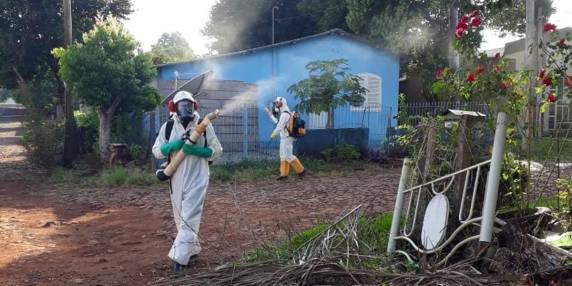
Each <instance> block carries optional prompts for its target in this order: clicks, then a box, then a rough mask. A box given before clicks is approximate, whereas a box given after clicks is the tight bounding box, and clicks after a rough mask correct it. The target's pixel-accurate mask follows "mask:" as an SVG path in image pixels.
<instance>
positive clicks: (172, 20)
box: [125, 0, 572, 55]
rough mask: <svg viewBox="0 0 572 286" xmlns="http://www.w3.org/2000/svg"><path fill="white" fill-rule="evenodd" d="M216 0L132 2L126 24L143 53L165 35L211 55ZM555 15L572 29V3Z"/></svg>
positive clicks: (497, 40)
mask: <svg viewBox="0 0 572 286" xmlns="http://www.w3.org/2000/svg"><path fill="white" fill-rule="evenodd" d="M216 2H217V0H161V1H157V0H133V4H134V10H135V11H134V12H133V14H131V15H130V17H129V20H127V21H126V23H125V24H126V26H127V28H128V29H129V31H130V32H131V33H132V34H133V35H134V36H135V38H136V39H137V40H138V41H139V42H140V43H141V44H142V46H143V49H145V50H149V49H150V48H151V45H152V44H154V43H155V42H156V41H157V39H159V37H160V36H161V34H163V33H172V32H179V33H181V34H182V35H183V37H185V39H186V40H187V41H188V42H189V45H190V46H191V48H192V49H193V51H194V53H195V54H197V55H204V54H206V53H208V46H209V43H210V39H209V38H208V37H206V36H203V35H202V33H201V30H202V29H203V27H204V26H205V24H206V22H207V21H208V19H209V15H210V9H211V7H212V6H213V5H214V4H215V3H216ZM553 3H554V7H555V8H556V13H555V14H553V15H552V16H551V18H550V22H551V23H554V24H556V25H557V26H558V27H572V0H553ZM516 39H518V37H517V36H513V35H507V36H505V37H502V38H501V37H500V36H499V33H498V32H495V31H492V30H485V31H484V42H483V44H482V46H481V49H483V50H488V49H494V48H501V47H504V44H505V43H506V42H510V41H513V40H516Z"/></svg>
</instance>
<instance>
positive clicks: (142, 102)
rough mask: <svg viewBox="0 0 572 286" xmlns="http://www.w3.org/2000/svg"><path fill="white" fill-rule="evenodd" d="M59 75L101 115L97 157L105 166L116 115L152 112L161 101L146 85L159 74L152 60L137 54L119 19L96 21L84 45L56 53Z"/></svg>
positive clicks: (135, 47) (135, 43) (152, 89)
mask: <svg viewBox="0 0 572 286" xmlns="http://www.w3.org/2000/svg"><path fill="white" fill-rule="evenodd" d="M54 55H55V56H56V57H57V58H58V59H59V64H60V67H61V68H60V72H59V75H60V76H61V77H62V78H63V79H64V80H65V81H66V82H67V83H69V84H70V85H71V86H72V87H73V90H74V93H75V94H77V95H78V97H79V98H80V99H81V101H82V102H83V103H84V104H85V105H87V106H89V107H92V108H93V109H94V110H96V111H97V115H98V119H99V134H98V135H99V136H98V138H99V142H98V143H99V144H98V146H99V155H100V158H101V160H102V161H106V160H107V156H108V148H107V147H108V146H109V143H110V141H111V123H112V119H113V117H114V115H115V114H116V113H129V112H133V111H143V110H149V109H152V108H154V107H155V106H156V105H157V104H158V102H159V96H158V95H157V93H156V91H155V89H154V88H152V87H151V86H149V85H148V83H150V82H151V80H152V79H153V77H154V76H155V69H154V68H153V64H152V63H151V59H150V57H149V56H148V55H145V54H143V53H140V52H137V42H136V41H135V40H134V39H133V37H132V36H131V35H129V33H128V32H127V31H126V30H125V28H124V27H123V26H122V25H121V23H119V21H118V20H117V19H115V18H112V17H108V18H105V19H102V18H100V19H98V20H97V22H96V24H95V27H94V28H93V30H91V31H90V32H88V33H86V34H84V36H83V41H82V43H77V44H75V45H72V46H70V47H69V48H67V49H62V48H59V49H56V50H54Z"/></svg>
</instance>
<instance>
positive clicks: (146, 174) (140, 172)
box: [98, 167, 158, 187]
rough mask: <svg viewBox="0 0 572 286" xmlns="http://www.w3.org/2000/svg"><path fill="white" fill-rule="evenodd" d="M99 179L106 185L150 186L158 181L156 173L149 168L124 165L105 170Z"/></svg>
mask: <svg viewBox="0 0 572 286" xmlns="http://www.w3.org/2000/svg"><path fill="white" fill-rule="evenodd" d="M98 181H99V183H100V184H101V185H103V186H105V187H120V186H149V185H153V184H155V183H157V182H158V181H157V177H155V174H153V173H152V172H151V171H149V170H144V169H140V168H124V167H114V168H111V169H107V170H104V171H103V172H102V173H101V174H100V176H99V180H98Z"/></svg>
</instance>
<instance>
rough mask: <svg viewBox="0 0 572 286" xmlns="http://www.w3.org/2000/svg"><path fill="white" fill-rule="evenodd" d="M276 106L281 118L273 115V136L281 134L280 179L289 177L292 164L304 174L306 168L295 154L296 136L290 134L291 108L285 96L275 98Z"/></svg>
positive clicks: (300, 173) (299, 172)
mask: <svg viewBox="0 0 572 286" xmlns="http://www.w3.org/2000/svg"><path fill="white" fill-rule="evenodd" d="M274 105H275V108H277V109H278V110H277V111H278V113H279V118H278V119H277V118H275V117H273V121H274V123H276V128H275V129H274V131H272V135H271V137H272V138H274V137H275V136H276V135H277V134H280V177H279V179H284V178H286V177H288V173H290V166H292V169H294V171H295V172H296V173H298V175H303V174H304V172H305V170H304V166H303V165H302V163H301V162H300V160H298V158H297V157H296V156H294V141H295V140H296V139H295V138H294V137H292V136H290V134H289V132H288V129H287V126H288V123H289V122H290V117H291V116H292V115H291V113H290V108H289V107H288V104H287V102H286V99H285V98H283V97H277V98H276V99H275V100H274Z"/></svg>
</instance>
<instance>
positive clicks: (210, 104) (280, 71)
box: [156, 29, 399, 150]
mask: <svg viewBox="0 0 572 286" xmlns="http://www.w3.org/2000/svg"><path fill="white" fill-rule="evenodd" d="M333 59H346V60H348V64H349V66H350V68H351V70H350V72H351V73H353V74H357V75H359V76H360V77H361V78H362V84H363V85H364V87H366V88H367V90H368V91H367V94H366V101H365V103H364V105H363V106H360V107H354V106H347V107H341V108H338V109H337V110H336V111H335V128H352V127H367V128H369V141H370V145H372V144H379V143H380V142H382V141H383V140H384V139H385V136H386V130H387V129H388V128H389V127H391V126H393V125H394V124H395V120H394V119H393V116H394V115H395V114H396V112H397V105H398V88H399V58H398V57H397V56H396V55H394V54H392V53H390V52H388V51H387V50H384V49H383V48H380V47H376V46H375V45H373V44H371V43H369V42H367V41H364V40H362V39H359V38H357V37H356V36H354V35H351V34H349V33H347V32H345V31H343V30H340V29H335V30H331V31H327V32H324V33H320V34H316V35H312V36H307V37H303V38H299V39H295V40H290V41H286V42H281V43H277V44H274V45H269V46H263V47H258V48H253V49H249V50H244V51H239V52H234V53H229V54H222V55H215V56H210V57H205V58H201V59H197V60H192V61H187V62H179V63H172V64H164V65H159V66H158V67H157V69H158V73H157V80H156V83H157V87H158V88H159V89H160V90H161V91H162V93H163V95H164V98H165V100H164V102H166V101H167V100H168V99H169V98H170V96H172V95H173V93H174V92H175V91H176V90H180V89H187V90H190V91H192V92H193V93H194V94H198V95H197V97H198V100H199V102H200V104H201V112H202V113H204V112H207V111H210V110H212V109H214V108H221V107H223V106H229V105H231V106H235V107H237V108H230V109H231V110H229V112H227V113H228V114H226V115H227V116H226V117H227V118H224V117H223V121H221V123H215V127H216V125H221V126H223V125H227V126H231V125H232V124H231V121H234V122H235V123H236V124H242V125H243V127H244V128H247V129H248V130H247V131H245V130H242V131H240V132H238V133H246V134H249V138H250V139H248V140H252V141H259V142H261V141H266V140H268V137H269V135H270V133H271V131H272V129H273V128H274V126H273V123H272V122H271V121H270V120H269V119H268V118H267V115H266V113H265V111H264V107H267V106H268V105H269V103H270V102H271V100H272V99H273V98H274V97H276V96H283V97H285V98H286V99H287V100H288V104H289V106H290V107H291V109H295V106H296V104H297V101H296V99H295V97H294V96H293V95H292V94H289V93H288V92H287V89H288V87H289V86H290V85H292V84H294V83H296V82H298V81H300V80H302V79H305V78H307V77H308V71H307V70H306V69H305V66H306V64H307V63H308V62H310V61H313V60H333ZM174 81H176V82H177V83H176V84H173V82H174ZM174 85H175V87H173V86H174ZM174 89H175V90H174ZM245 106H248V108H247V109H244V108H245ZM245 116H246V118H245ZM303 117H304V119H305V120H306V122H307V127H308V128H309V129H319V128H324V127H325V124H326V120H327V114H319V115H313V114H310V115H304V116H303ZM245 121H248V122H245ZM243 123H244V124H243ZM219 128H222V127H219ZM229 129H230V128H229ZM217 133H221V134H219V137H220V136H222V137H223V139H222V140H221V141H223V143H224V141H228V142H230V141H233V140H232V139H231V137H232V136H240V135H238V133H237V132H236V131H230V130H228V131H224V130H220V131H219V129H217ZM225 137H226V139H225ZM234 141H236V140H234ZM236 148H239V149H240V148H249V147H244V146H242V147H241V146H236ZM225 150H228V144H225Z"/></svg>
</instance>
